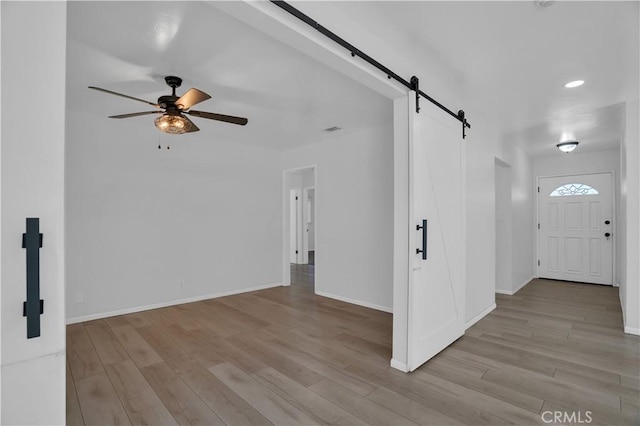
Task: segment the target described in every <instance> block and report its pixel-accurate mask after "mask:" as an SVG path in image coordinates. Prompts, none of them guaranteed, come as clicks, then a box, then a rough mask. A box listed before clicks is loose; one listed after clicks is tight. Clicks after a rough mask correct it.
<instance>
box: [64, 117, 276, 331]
mask: <svg viewBox="0 0 640 426" xmlns="http://www.w3.org/2000/svg"><path fill="white" fill-rule="evenodd" d="M142 124H145V123H141V122H140V121H136V120H131V121H124V120H123V121H115V120H108V119H107V118H103V117H96V116H95V114H93V115H92V114H83V113H79V112H70V113H69V114H68V122H67V126H68V127H67V130H68V131H67V198H66V201H67V318H68V319H69V320H70V321H77V320H82V319H86V318H91V317H96V316H104V315H107V314H113V313H117V312H120V311H127V310H138V309H140V308H141V307H147V306H155V305H162V304H170V303H177V302H178V301H183V300H185V299H186V300H191V299H197V298H203V297H207V296H216V295H221V294H228V293H233V292H239V291H242V290H246V289H252V288H255V287H259V286H269V285H279V284H281V282H282V269H281V264H282V259H281V256H282V229H281V227H282V220H281V205H282V198H281V197H282V182H281V170H280V154H279V153H278V152H275V151H269V150H265V149H261V148H256V147H251V146H245V145H240V144H237V143H230V142H225V141H224V140H219V139H213V136H212V135H211V133H209V134H206V133H205V132H204V131H203V132H199V134H194V135H178V136H170V135H163V136H162V141H163V143H162V145H163V149H162V150H158V149H157V147H156V146H157V144H158V137H159V135H160V133H159V132H158V131H157V130H156V129H155V128H154V127H153V125H150V123H146V124H149V125H142ZM207 138H212V139H211V140H210V139H207ZM166 141H171V149H170V150H166V149H164V146H165V144H166Z"/></svg>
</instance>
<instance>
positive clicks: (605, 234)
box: [604, 232, 611, 240]
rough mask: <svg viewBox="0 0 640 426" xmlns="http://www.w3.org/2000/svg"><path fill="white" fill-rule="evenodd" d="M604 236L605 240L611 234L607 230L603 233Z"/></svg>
mask: <svg viewBox="0 0 640 426" xmlns="http://www.w3.org/2000/svg"><path fill="white" fill-rule="evenodd" d="M604 236H605V237H606V238H607V240H608V239H609V237H610V236H611V234H610V233H608V232H605V233H604Z"/></svg>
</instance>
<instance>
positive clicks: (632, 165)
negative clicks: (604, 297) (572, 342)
mask: <svg viewBox="0 0 640 426" xmlns="http://www.w3.org/2000/svg"><path fill="white" fill-rule="evenodd" d="M636 95H637V94H636ZM639 120H640V107H639V102H638V99H637V98H636V99H635V100H633V101H629V102H627V104H626V120H625V134H624V140H623V143H622V147H621V169H622V170H621V184H620V187H621V191H620V192H621V203H620V204H621V206H620V215H621V216H622V217H621V223H623V224H625V225H626V227H625V229H623V231H622V232H623V235H624V237H623V238H624V239H623V241H622V250H621V253H620V267H621V271H620V302H621V304H622V309H623V313H624V329H625V332H627V333H632V334H636V335H638V334H640V173H639V170H638V169H639V165H640V147H639V145H640V132H639V130H638V127H639V124H638V121H639Z"/></svg>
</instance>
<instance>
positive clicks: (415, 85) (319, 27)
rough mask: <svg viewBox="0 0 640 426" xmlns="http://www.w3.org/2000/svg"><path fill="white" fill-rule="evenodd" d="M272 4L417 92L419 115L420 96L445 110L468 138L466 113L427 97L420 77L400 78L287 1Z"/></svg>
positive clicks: (352, 54) (273, 1)
mask: <svg viewBox="0 0 640 426" xmlns="http://www.w3.org/2000/svg"><path fill="white" fill-rule="evenodd" d="M271 3H273V4H275V5H276V6H278V7H279V8H281V9H283V10H284V11H286V12H288V13H290V14H291V15H293V16H295V17H296V18H298V19H299V20H301V21H302V22H304V23H305V24H307V25H309V26H311V27H313V28H315V29H316V30H317V31H318V32H320V34H322V35H324V36H325V37H328V38H330V39H331V40H333V41H334V42H336V43H338V44H339V45H340V46H342V47H344V48H345V49H347V50H348V51H349V52H351V56H354V57H355V56H358V57H360V58H362V59H363V60H364V61H365V62H367V63H369V64H370V65H373V66H374V67H376V68H377V69H379V70H380V71H382V72H383V73H385V74H386V75H387V78H389V79H394V80H395V81H397V82H398V83H400V84H402V85H403V86H405V87H406V88H407V89H409V90H413V91H415V92H416V112H417V113H418V112H420V104H419V102H418V100H419V98H420V96H422V97H423V98H424V99H426V100H428V101H429V102H431V103H432V104H434V105H435V106H437V107H438V108H440V109H441V110H443V111H444V112H446V113H447V114H449V115H450V116H452V117H453V118H455V119H456V120H458V121H460V123H462V139H464V138H466V136H467V135H466V129H470V128H471V125H470V124H469V122H468V121H467V119H466V117H465V114H464V111H463V110H460V111H458V113H457V114H456V113H455V112H453V111H451V110H450V109H449V108H447V107H445V106H444V105H442V104H441V103H440V102H438V101H436V100H435V99H433V98H432V97H431V96H429V95H427V94H426V93H425V92H423V91H422V90H420V87H419V84H418V83H419V81H418V77H416V76H413V77H411V81H407V80H405V79H404V78H402V77H400V76H399V75H398V74H396V73H394V72H393V71H391V70H390V69H389V68H387V67H385V66H384V65H382V64H381V63H380V62H378V61H376V60H375V59H373V58H372V57H371V56H369V55H367V54H366V53H364V52H362V51H361V50H359V49H357V48H356V47H355V46H354V45H352V44H351V43H349V42H348V41H346V40H344V39H343V38H341V37H339V36H338V35H336V34H335V33H333V32H331V31H329V30H328V29H326V28H325V27H323V26H322V25H320V24H319V23H318V22H316V21H314V20H313V19H311V18H310V17H309V16H307V15H305V14H304V13H302V12H301V11H299V10H298V9H296V8H295V7H293V6H291V5H290V4H288V3H287V2H286V1H280V0H271Z"/></svg>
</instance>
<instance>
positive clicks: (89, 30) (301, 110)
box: [67, 1, 639, 156]
mask: <svg viewBox="0 0 640 426" xmlns="http://www.w3.org/2000/svg"><path fill="white" fill-rule="evenodd" d="M638 5H639V4H638V2H613V1H599V2H598V1H593V2H591V1H590V2H569V1H563V2H559V1H558V2H553V3H552V4H551V6H548V7H540V6H538V5H537V4H536V3H535V2H534V1H512V2H484V1H475V2H457V1H452V2H431V1H424V2H419V1H416V2H398V1H393V2H383V1H375V2H374V1H371V2H335V3H334V4H333V6H334V7H335V8H336V10H339V11H342V12H343V13H346V14H348V15H350V16H351V17H352V18H353V19H356V20H357V22H358V24H359V25H361V26H363V27H367V28H369V29H370V30H371V31H372V33H375V34H377V35H379V36H380V38H381V39H387V40H391V41H392V42H393V43H398V42H402V43H403V44H406V46H409V47H411V48H413V50H415V51H416V52H418V54H420V55H423V56H424V57H425V58H427V60H433V61H437V62H438V63H439V64H440V65H441V66H442V65H444V66H445V67H448V69H449V70H450V73H451V75H452V76H453V78H454V80H455V81H456V82H458V83H459V84H460V85H461V86H462V87H464V88H465V89H466V90H465V92H466V93H467V95H468V96H467V99H468V102H470V103H471V105H462V106H461V107H463V108H465V109H467V108H468V109H469V110H472V109H475V110H478V111H483V113H484V114H486V115H487V116H488V117H489V118H491V119H492V121H493V122H494V123H495V124H496V125H497V126H498V127H499V129H500V130H501V131H502V132H503V133H504V135H505V137H506V138H508V139H509V140H510V141H513V142H514V143H517V144H518V145H519V146H521V147H522V148H523V149H524V150H525V151H527V152H528V153H529V154H530V155H532V156H547V155H559V153H557V152H556V151H555V148H554V145H555V143H557V142H559V141H560V139H562V138H563V135H564V136H569V135H571V136H572V137H575V138H577V139H578V140H580V141H581V145H580V148H579V149H580V150H581V151H582V152H587V151H598V150H604V149H611V148H615V147H616V146H617V145H618V144H619V140H620V137H621V131H622V123H623V121H622V109H621V108H622V106H621V105H620V103H621V102H623V101H624V100H625V99H626V98H627V97H628V96H629V93H632V92H633V91H635V92H636V93H635V96H637V90H638V89H637V88H638V78H639V77H638ZM68 8H69V19H68V27H69V31H68V33H69V46H68V94H67V96H68V98H67V107H68V108H70V109H72V110H75V111H82V112H83V113H89V114H98V115H101V116H104V117H105V120H107V118H106V116H107V115H112V114H117V113H128V112H135V111H144V110H146V107H145V106H144V105H143V104H139V103H136V102H134V101H129V100H126V99H122V98H117V97H113V96H109V95H105V94H101V93H97V92H93V91H90V90H88V89H87V88H86V87H87V86H88V85H97V86H100V87H105V88H107V89H111V90H115V91H119V92H124V93H127V94H130V95H133V96H136V97H141V98H145V99H149V100H153V101H155V99H156V98H157V97H158V96H160V95H163V94H168V93H169V88H168V87H166V86H165V85H164V81H163V77H164V76H165V75H170V74H173V75H178V76H181V77H183V78H184V80H185V81H184V83H183V87H182V90H187V89H188V88H189V87H197V88H199V89H201V90H203V91H205V92H207V93H209V94H211V95H212V96H213V99H211V100H209V101H206V102H204V103H202V104H200V105H198V107H197V108H196V109H199V110H204V111H212V112H219V113H223V114H231V115H239V116H245V117H248V118H249V125H247V126H246V127H245V128H242V127H239V126H234V125H229V124H224V123H217V122H210V121H208V120H203V119H194V121H196V124H197V125H198V126H199V127H200V128H201V132H198V133H196V134H193V135H183V136H181V137H222V138H226V139H228V140H231V141H237V142H242V143H250V144H255V145H260V146H264V147H267V148H273V149H279V150H283V149H289V148H293V147H296V146H299V145H302V144H305V143H309V142H314V141H317V140H320V139H322V138H324V137H328V136H329V137H330V136H331V135H335V134H336V133H340V132H335V133H334V134H327V133H324V132H323V131H322V129H324V128H327V127H331V126H339V127H342V128H343V129H344V130H343V132H346V131H353V130H356V129H358V128H362V127H370V126H375V125H377V124H379V123H380V122H381V121H389V120H390V119H391V109H390V103H389V101H387V100H386V99H384V98H383V97H381V96H380V95H377V94H375V93H373V92H372V91H370V90H368V89H365V88H364V87H362V86H360V85H359V84H357V83H355V82H354V81H353V80H350V79H349V78H347V77H344V76H342V75H340V74H338V73H336V72H335V71H333V70H331V69H329V68H327V67H325V66H324V65H322V64H319V63H318V62H316V61H315V60H313V59H311V58H309V57H307V56H306V55H304V54H302V53H300V52H298V51H296V50H293V49H292V48H289V47H287V46H285V45H283V44H281V43H280V42H277V41H275V40H273V39H271V38H269V37H267V36H265V35H264V34H262V33H261V32H259V31H257V30H255V29H253V28H251V27H248V26H246V25H245V24H242V23H240V22H238V21H237V20H235V19H233V18H231V17H229V16H227V15H225V14H223V13H222V12H220V11H219V10H218V9H216V8H215V7H213V6H211V5H209V4H206V3H198V2H157V3H152V2H117V3H116V2H69V5H68ZM385 65H387V66H389V67H390V68H392V69H393V64H385ZM416 73H418V72H417V70H416ZM418 74H419V73H418ZM418 76H419V75H418ZM406 77H408V76H406ZM575 79H583V80H585V81H586V83H585V85H584V86H582V87H579V88H575V89H566V88H564V84H565V83H566V82H568V81H571V80H575ZM422 88H423V89H424V90H426V91H427V92H429V87H422ZM178 93H179V94H180V93H182V92H180V91H179V92H178ZM438 100H440V101H442V102H443V103H444V104H445V105H447V104H448V102H447V101H448V100H447V99H438ZM469 119H470V121H471V122H472V124H473V117H472V116H470V117H469ZM129 120H137V121H139V122H140V125H141V126H145V125H146V126H151V127H153V123H152V120H153V117H137V118H131V119H129ZM120 124H121V122H119V121H118V120H112V123H111V124H110V126H111V127H113V128H114V130H116V129H118V126H119V125H120ZM472 130H473V129H472Z"/></svg>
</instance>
